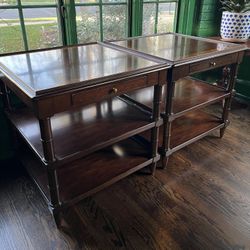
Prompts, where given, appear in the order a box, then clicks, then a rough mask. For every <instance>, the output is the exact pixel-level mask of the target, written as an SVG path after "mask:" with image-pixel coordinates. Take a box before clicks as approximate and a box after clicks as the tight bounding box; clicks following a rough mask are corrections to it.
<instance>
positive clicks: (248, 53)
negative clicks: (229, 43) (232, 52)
mask: <svg viewBox="0 0 250 250" xmlns="http://www.w3.org/2000/svg"><path fill="white" fill-rule="evenodd" d="M209 38H210V39H214V40H221V37H220V36H213V37H209ZM237 44H239V43H237ZM240 45H243V46H245V48H246V52H245V55H246V56H250V39H248V40H247V42H245V43H240Z"/></svg>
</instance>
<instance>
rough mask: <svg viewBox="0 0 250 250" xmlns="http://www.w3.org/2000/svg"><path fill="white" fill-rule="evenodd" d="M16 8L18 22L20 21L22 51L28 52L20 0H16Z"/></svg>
mask: <svg viewBox="0 0 250 250" xmlns="http://www.w3.org/2000/svg"><path fill="white" fill-rule="evenodd" d="M17 7H18V13H19V20H20V24H21V29H22V36H23V43H24V49H25V50H29V46H28V39H27V32H26V28H25V23H24V17H23V9H22V5H21V0H17Z"/></svg>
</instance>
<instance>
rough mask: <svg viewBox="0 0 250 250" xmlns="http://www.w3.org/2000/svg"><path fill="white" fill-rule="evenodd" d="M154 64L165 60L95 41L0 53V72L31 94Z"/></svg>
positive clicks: (118, 75)
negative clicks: (48, 48) (41, 49)
mask: <svg viewBox="0 0 250 250" xmlns="http://www.w3.org/2000/svg"><path fill="white" fill-rule="evenodd" d="M158 68H167V64H166V63H165V64H164V63H159V62H155V61H152V60H147V59H144V58H142V57H138V56H135V55H131V54H128V53H125V52H121V51H118V50H114V49H111V48H107V47H104V46H101V45H99V44H96V43H95V44H88V45H78V46H71V47H63V48H57V49H51V50H43V51H37V52H26V53H19V54H15V55H6V56H1V57H0V72H2V73H3V74H4V75H5V76H6V77H7V78H9V79H10V80H11V81H12V82H14V83H15V85H17V86H18V88H20V89H21V90H22V91H23V92H24V93H25V94H26V95H28V96H29V97H31V98H33V97H36V96H41V95H44V94H48V93H52V92H55V91H56V92H58V91H59V92H60V91H64V90H67V89H74V88H78V87H81V88H82V87H85V86H89V85H91V84H98V83H103V82H104V81H109V80H112V79H119V78H121V77H126V76H130V75H133V74H137V73H141V72H146V71H149V70H154V69H158Z"/></svg>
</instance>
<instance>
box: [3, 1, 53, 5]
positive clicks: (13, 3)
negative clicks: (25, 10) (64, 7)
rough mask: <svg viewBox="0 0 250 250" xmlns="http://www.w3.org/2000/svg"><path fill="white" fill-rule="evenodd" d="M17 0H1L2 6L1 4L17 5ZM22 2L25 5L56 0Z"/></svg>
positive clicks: (48, 2) (50, 2) (51, 2)
mask: <svg viewBox="0 0 250 250" xmlns="http://www.w3.org/2000/svg"><path fill="white" fill-rule="evenodd" d="M16 4H17V1H16V0H0V6H1V5H16ZM21 4H23V5H32V4H33V5H34V4H41V5H42V4H55V0H45V1H42V0H21Z"/></svg>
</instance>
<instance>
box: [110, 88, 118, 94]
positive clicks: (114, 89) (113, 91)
mask: <svg viewBox="0 0 250 250" xmlns="http://www.w3.org/2000/svg"><path fill="white" fill-rule="evenodd" d="M117 92H118V89H117V88H112V89H111V91H110V93H111V94H116V93H117Z"/></svg>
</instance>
